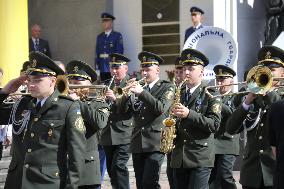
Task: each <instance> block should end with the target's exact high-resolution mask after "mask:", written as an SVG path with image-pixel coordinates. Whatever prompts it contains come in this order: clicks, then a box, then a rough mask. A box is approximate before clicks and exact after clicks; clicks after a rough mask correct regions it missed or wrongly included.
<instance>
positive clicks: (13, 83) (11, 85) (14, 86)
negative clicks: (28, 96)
mask: <svg viewBox="0 0 284 189" xmlns="http://www.w3.org/2000/svg"><path fill="white" fill-rule="evenodd" d="M27 79H28V77H27V76H26V75H22V76H20V77H17V78H16V79H12V80H10V81H9V82H8V83H7V84H6V85H5V86H4V87H3V88H2V90H1V92H3V93H5V94H10V93H14V92H16V91H17V90H18V88H19V87H20V86H21V85H23V84H24V83H25V81H26V80H27Z"/></svg>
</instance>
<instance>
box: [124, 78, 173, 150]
mask: <svg viewBox="0 0 284 189" xmlns="http://www.w3.org/2000/svg"><path fill="white" fill-rule="evenodd" d="M173 98H174V85H173V84H171V83H170V82H168V81H165V80H158V81H157V82H156V83H155V85H154V86H153V87H152V88H151V90H150V91H147V90H143V92H142V93H140V94H139V95H138V98H137V99H134V95H131V98H130V99H131V100H130V105H129V104H128V105H129V106H128V107H130V108H131V109H132V110H131V111H132V112H133V119H134V121H133V123H134V129H133V132H132V136H131V143H130V152H131V153H143V152H159V151H160V134H161V129H162V128H163V127H164V126H163V123H162V122H163V120H164V119H165V118H166V117H167V115H168V111H169V108H170V106H171V105H172V102H173ZM121 104H122V105H123V104H125V105H126V103H124V102H123V99H122V103H121ZM124 111H125V110H124Z"/></svg>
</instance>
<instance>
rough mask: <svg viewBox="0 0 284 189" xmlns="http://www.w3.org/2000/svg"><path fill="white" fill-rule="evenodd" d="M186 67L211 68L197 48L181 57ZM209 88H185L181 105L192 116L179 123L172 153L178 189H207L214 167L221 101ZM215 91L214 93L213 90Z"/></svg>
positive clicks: (182, 90)
mask: <svg viewBox="0 0 284 189" xmlns="http://www.w3.org/2000/svg"><path fill="white" fill-rule="evenodd" d="M181 57H182V60H183V65H184V66H191V65H202V66H206V65H208V63H209V61H208V59H207V57H206V56H205V55H203V54H202V53H201V52H199V51H197V50H194V49H185V50H183V51H182V54H181ZM205 88H206V85H205V84H204V83H201V84H199V85H197V86H195V89H194V88H193V90H192V89H187V86H183V87H182V89H181V103H182V104H183V105H184V106H186V107H187V108H188V109H189V116H188V117H186V118H181V119H180V120H179V122H178V123H177V137H176V143H175V148H174V149H173V151H172V161H171V167H172V168H174V172H175V179H176V187H177V189H188V188H191V189H201V188H202V189H206V188H208V180H209V176H210V172H211V168H212V167H213V166H214V159H215V158H214V157H215V156H214V133H215V132H216V131H217V130H218V128H219V124H220V121H221V101H220V99H218V98H210V97H209V95H208V94H207V93H206V90H205ZM213 92H214V91H213Z"/></svg>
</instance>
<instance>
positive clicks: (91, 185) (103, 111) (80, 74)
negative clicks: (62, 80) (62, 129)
mask: <svg viewBox="0 0 284 189" xmlns="http://www.w3.org/2000/svg"><path fill="white" fill-rule="evenodd" d="M66 71H67V77H68V79H71V80H77V81H84V80H88V81H90V83H93V82H95V81H96V80H97V75H96V72H95V70H94V69H92V68H91V67H90V66H89V65H88V64H86V63H85V62H82V61H79V60H73V61H71V62H69V63H68V64H67V66H66ZM85 91H86V93H87V90H86V89H85ZM78 95H79V96H80V101H79V104H80V108H81V113H82V117H83V119H84V123H85V125H86V134H85V137H86V139H87V146H86V153H85V161H84V163H85V165H84V167H83V175H82V178H81V179H80V186H79V188H80V189H98V188H100V184H101V173H100V159H99V152H98V138H97V133H98V131H99V130H101V129H103V128H104V127H105V126H106V125H107V120H108V116H109V106H108V104H107V103H106V102H105V101H104V100H99V98H97V99H96V98H95V99H91V98H88V94H82V93H80V92H79V94H78Z"/></svg>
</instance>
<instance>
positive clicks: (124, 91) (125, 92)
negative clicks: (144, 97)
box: [114, 76, 146, 96]
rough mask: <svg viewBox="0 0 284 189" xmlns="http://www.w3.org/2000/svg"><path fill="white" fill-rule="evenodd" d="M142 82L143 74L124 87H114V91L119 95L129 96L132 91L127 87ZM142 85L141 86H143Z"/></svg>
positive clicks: (144, 78) (144, 80) (143, 80)
mask: <svg viewBox="0 0 284 189" xmlns="http://www.w3.org/2000/svg"><path fill="white" fill-rule="evenodd" d="M143 82H144V85H145V84H146V76H144V77H143V78H142V79H140V80H138V81H132V82H129V83H128V85H127V86H125V87H122V88H121V87H115V88H114V93H116V94H117V95H119V96H121V95H124V96H130V95H131V94H132V92H130V91H129V89H130V88H131V87H133V86H135V85H138V84H142V83H143ZM144 85H143V87H144Z"/></svg>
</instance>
